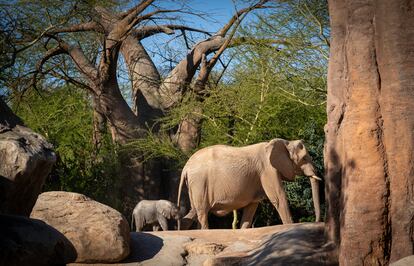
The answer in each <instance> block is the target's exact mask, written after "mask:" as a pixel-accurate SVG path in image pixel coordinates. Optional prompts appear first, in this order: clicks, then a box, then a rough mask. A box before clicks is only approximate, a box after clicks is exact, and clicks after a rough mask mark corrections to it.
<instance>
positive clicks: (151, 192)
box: [95, 82, 161, 217]
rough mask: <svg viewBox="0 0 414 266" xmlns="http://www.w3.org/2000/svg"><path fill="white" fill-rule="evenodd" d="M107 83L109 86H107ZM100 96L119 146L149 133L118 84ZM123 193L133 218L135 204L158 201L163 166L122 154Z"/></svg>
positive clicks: (101, 107) (127, 212)
mask: <svg viewBox="0 0 414 266" xmlns="http://www.w3.org/2000/svg"><path fill="white" fill-rule="evenodd" d="M105 84H106V86H105ZM102 86H103V87H102V88H100V91H101V94H100V95H99V96H96V98H95V99H96V101H97V102H98V104H96V105H95V107H96V108H99V109H98V110H97V111H98V113H101V114H104V115H105V118H106V120H107V121H108V126H109V129H110V131H111V134H112V139H113V141H114V142H115V143H118V144H121V145H124V144H127V143H128V142H130V141H134V139H137V138H142V137H143V136H144V134H145V130H144V128H143V126H142V125H141V124H140V121H139V119H138V117H137V116H135V114H134V113H133V112H132V110H131V108H129V106H128V104H127V103H126V101H125V100H124V98H123V97H122V95H121V93H120V91H119V88H118V86H117V82H108V83H104V84H103V85H102ZM120 171H121V172H120V177H119V190H118V191H116V190H114V193H119V196H118V198H119V200H120V205H121V212H122V213H123V214H124V215H125V216H127V217H129V215H130V214H131V211H132V209H133V208H134V207H135V205H136V204H137V203H138V202H139V201H140V200H143V199H158V198H159V195H160V182H161V174H160V173H159V172H160V171H161V167H160V166H159V164H157V163H155V162H148V163H143V162H142V158H140V155H139V154H136V153H134V154H132V153H130V152H129V151H128V150H121V152H120Z"/></svg>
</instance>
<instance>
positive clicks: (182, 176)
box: [177, 169, 187, 209]
mask: <svg viewBox="0 0 414 266" xmlns="http://www.w3.org/2000/svg"><path fill="white" fill-rule="evenodd" d="M186 178H187V171H186V170H185V169H183V171H182V172H181V178H180V185H179V186H178V197H177V207H178V209H180V205H181V190H182V189H183V184H184V180H185V179H186Z"/></svg>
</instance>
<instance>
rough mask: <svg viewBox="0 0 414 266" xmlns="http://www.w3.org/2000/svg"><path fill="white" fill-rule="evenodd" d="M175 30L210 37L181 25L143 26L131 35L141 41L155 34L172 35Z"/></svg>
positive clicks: (199, 30)
mask: <svg viewBox="0 0 414 266" xmlns="http://www.w3.org/2000/svg"><path fill="white" fill-rule="evenodd" d="M175 30H181V31H193V32H199V33H204V34H207V35H210V33H209V32H207V31H204V30H201V29H196V28H192V27H187V26H183V25H174V24H168V25H154V26H143V27H140V28H138V29H134V30H132V32H131V34H132V35H134V36H136V37H137V38H138V39H139V40H142V39H145V38H147V37H150V36H152V35H154V34H157V33H165V34H174V32H175Z"/></svg>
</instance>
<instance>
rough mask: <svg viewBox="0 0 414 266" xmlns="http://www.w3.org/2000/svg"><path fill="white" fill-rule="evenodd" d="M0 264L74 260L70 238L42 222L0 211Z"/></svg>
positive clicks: (33, 263) (43, 263)
mask: <svg viewBox="0 0 414 266" xmlns="http://www.w3.org/2000/svg"><path fill="white" fill-rule="evenodd" d="M0 236H1V237H0V265H8V266H14V265H16V266H18V265H39V266H42V265H45V266H47V265H64V264H66V263H69V262H73V261H75V259H76V251H75V248H74V247H73V245H72V244H71V243H70V241H69V240H68V239H67V238H66V237H65V236H64V235H63V234H62V233H60V232H59V231H57V230H56V229H54V228H53V227H51V226H49V225H47V224H46V223H44V222H43V221H39V220H36V219H29V218H27V217H23V216H14V215H2V214H0Z"/></svg>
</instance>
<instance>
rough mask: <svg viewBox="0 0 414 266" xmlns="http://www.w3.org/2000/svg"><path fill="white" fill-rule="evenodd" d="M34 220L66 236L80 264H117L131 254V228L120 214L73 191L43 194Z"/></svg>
mask: <svg viewBox="0 0 414 266" xmlns="http://www.w3.org/2000/svg"><path fill="white" fill-rule="evenodd" d="M30 217H32V218H36V219H40V220H42V221H45V222H46V223H47V224H49V225H51V226H53V227H54V228H56V229H57V230H59V231H60V232H61V233H63V234H64V235H65V236H66V237H67V238H68V239H69V240H70V242H71V243H72V244H73V246H74V247H75V248H76V251H77V254H78V256H77V259H76V261H77V262H89V263H90V262H117V261H120V260H122V259H124V258H126V257H127V256H128V254H129V241H130V235H129V226H128V222H127V221H126V219H125V218H124V217H123V216H122V214H120V213H119V212H118V211H116V210H114V209H112V208H110V207H108V206H106V205H103V204H101V203H99V202H96V201H93V200H92V199H90V198H88V197H86V196H84V195H81V194H78V193H71V192H63V191H53V192H45V193H42V194H41V195H40V196H39V198H38V199H37V202H36V205H35V206H34V207H33V211H32V214H31V215H30Z"/></svg>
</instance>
